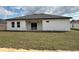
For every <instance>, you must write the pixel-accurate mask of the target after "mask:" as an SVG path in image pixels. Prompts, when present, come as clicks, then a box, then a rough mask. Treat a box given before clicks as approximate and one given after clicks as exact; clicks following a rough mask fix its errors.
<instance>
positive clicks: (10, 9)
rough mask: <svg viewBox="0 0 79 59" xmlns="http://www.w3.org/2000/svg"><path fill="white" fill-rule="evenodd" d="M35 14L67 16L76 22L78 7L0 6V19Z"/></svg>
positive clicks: (78, 12)
mask: <svg viewBox="0 0 79 59" xmlns="http://www.w3.org/2000/svg"><path fill="white" fill-rule="evenodd" d="M35 13H45V14H52V15H62V16H69V17H73V19H75V20H78V19H79V6H0V19H7V18H14V17H18V16H24V15H28V14H35Z"/></svg>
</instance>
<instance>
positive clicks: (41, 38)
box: [0, 30, 79, 51]
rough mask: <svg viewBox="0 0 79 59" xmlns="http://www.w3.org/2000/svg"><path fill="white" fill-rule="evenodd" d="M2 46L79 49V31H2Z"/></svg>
mask: <svg viewBox="0 0 79 59" xmlns="http://www.w3.org/2000/svg"><path fill="white" fill-rule="evenodd" d="M0 48H15V49H26V50H30V49H34V50H72V51H76V50H79V31H76V30H72V31H70V32H6V31H1V32H0Z"/></svg>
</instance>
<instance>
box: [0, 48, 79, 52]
mask: <svg viewBox="0 0 79 59" xmlns="http://www.w3.org/2000/svg"><path fill="white" fill-rule="evenodd" d="M0 52H72V51H65V50H51V51H50V50H34V49H30V50H26V49H14V48H0ZM73 52H78V51H73Z"/></svg>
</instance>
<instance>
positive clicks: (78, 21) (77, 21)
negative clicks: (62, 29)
mask: <svg viewBox="0 0 79 59" xmlns="http://www.w3.org/2000/svg"><path fill="white" fill-rule="evenodd" d="M71 23H79V20H72V21H71Z"/></svg>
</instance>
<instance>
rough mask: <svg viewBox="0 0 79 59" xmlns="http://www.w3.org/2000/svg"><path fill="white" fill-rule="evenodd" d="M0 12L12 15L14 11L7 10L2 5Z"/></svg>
mask: <svg viewBox="0 0 79 59" xmlns="http://www.w3.org/2000/svg"><path fill="white" fill-rule="evenodd" d="M0 14H3V15H12V14H13V12H11V11H8V10H6V9H5V8H3V7H0Z"/></svg>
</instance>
